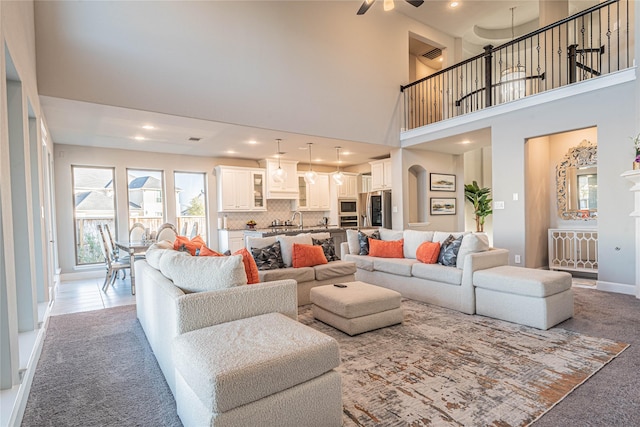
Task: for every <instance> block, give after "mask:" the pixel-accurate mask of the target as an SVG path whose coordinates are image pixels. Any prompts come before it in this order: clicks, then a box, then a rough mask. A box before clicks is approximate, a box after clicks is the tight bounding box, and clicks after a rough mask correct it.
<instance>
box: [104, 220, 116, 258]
mask: <svg viewBox="0 0 640 427" xmlns="http://www.w3.org/2000/svg"><path fill="white" fill-rule="evenodd" d="M103 229H104V231H106V232H107V237H108V238H109V244H110V245H111V253H112V254H113V259H115V260H116V261H118V260H119V259H120V251H119V250H118V247H117V246H116V242H115V240H113V234H111V228H109V224H104V225H103Z"/></svg>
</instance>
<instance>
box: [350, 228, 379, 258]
mask: <svg viewBox="0 0 640 427" xmlns="http://www.w3.org/2000/svg"><path fill="white" fill-rule="evenodd" d="M360 231H362V232H363V233H364V234H366V235H368V236H370V235H371V234H373V233H374V232H376V231H378V229H377V228H372V229H368V230H360ZM347 245H348V246H349V253H350V254H354V255H358V254H359V253H360V241H359V240H358V230H347Z"/></svg>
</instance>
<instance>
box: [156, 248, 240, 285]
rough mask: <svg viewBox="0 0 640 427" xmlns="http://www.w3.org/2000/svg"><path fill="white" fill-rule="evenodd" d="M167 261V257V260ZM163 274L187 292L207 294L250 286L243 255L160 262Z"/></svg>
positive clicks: (177, 257)
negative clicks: (213, 291)
mask: <svg viewBox="0 0 640 427" xmlns="http://www.w3.org/2000/svg"><path fill="white" fill-rule="evenodd" d="M163 258H167V257H163ZM160 266H161V271H162V274H164V275H165V276H167V277H171V280H173V283H174V284H175V285H176V286H177V287H179V288H180V289H182V290H183V291H184V292H204V291H211V290H219V289H226V288H232V287H234V286H240V285H246V284H247V275H246V274H245V271H244V264H243V262H242V256H241V255H231V256H228V257H191V256H174V257H170V258H167V261H166V262H164V260H163V259H161V260H160Z"/></svg>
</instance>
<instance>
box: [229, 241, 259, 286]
mask: <svg viewBox="0 0 640 427" xmlns="http://www.w3.org/2000/svg"><path fill="white" fill-rule="evenodd" d="M233 254H234V255H241V256H242V264H243V265H244V272H245V274H246V275H247V284H248V285H253V284H254V283H259V282H260V277H259V276H258V265H257V264H256V261H255V260H254V259H253V256H252V255H251V254H250V253H249V251H248V250H247V248H242V249H240V250H237V251H235V252H234V253H233Z"/></svg>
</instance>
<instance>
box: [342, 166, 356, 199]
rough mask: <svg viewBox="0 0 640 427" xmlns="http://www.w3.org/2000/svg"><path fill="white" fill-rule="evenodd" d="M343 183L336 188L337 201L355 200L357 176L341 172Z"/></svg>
mask: <svg viewBox="0 0 640 427" xmlns="http://www.w3.org/2000/svg"><path fill="white" fill-rule="evenodd" d="M343 175H344V182H343V183H342V185H339V186H338V198H339V199H355V198H356V197H358V174H353V173H346V172H343Z"/></svg>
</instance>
